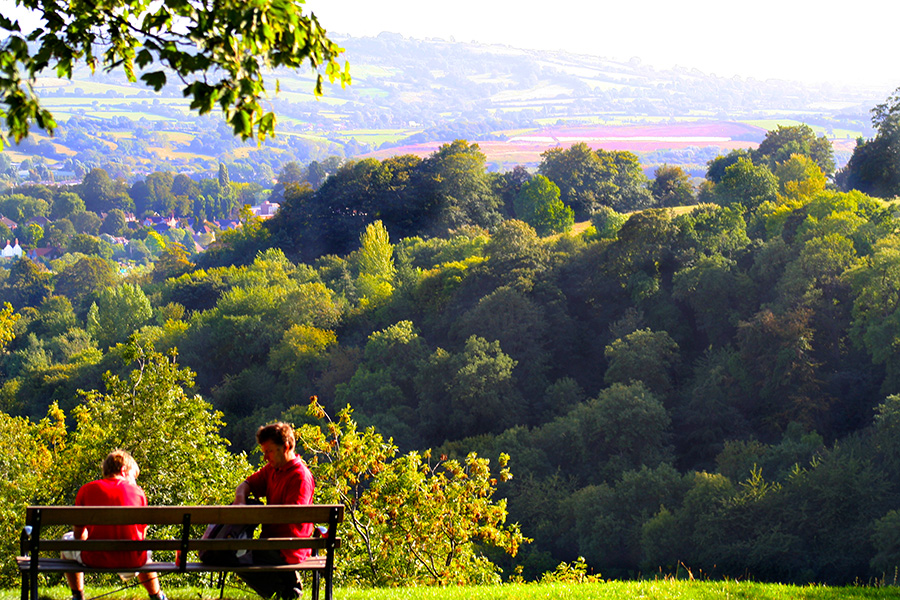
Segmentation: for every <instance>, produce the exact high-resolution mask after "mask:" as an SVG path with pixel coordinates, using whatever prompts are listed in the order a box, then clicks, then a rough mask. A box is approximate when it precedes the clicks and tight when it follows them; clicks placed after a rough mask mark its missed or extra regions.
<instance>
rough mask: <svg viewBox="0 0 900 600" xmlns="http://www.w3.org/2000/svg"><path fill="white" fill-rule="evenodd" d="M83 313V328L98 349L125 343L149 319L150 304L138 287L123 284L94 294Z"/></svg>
mask: <svg viewBox="0 0 900 600" xmlns="http://www.w3.org/2000/svg"><path fill="white" fill-rule="evenodd" d="M96 296H97V300H96V301H95V302H94V303H93V304H91V307H90V309H89V310H88V314H87V329H88V332H89V333H90V334H91V335H92V336H94V339H96V340H97V343H98V344H100V347H101V348H106V347H108V346H112V345H113V344H115V343H117V342H123V341H125V338H127V337H128V336H129V335H131V334H132V333H134V332H135V330H137V329H138V327H140V326H141V325H143V324H145V323H146V322H147V321H149V320H150V317H152V316H153V309H152V308H151V307H150V301H149V300H148V299H147V296H146V295H144V292H143V290H141V288H140V287H138V286H136V285H133V284H131V283H123V284H122V285H119V286H116V287H108V288H105V289H103V290H100V291H99V292H98V293H97V295H96Z"/></svg>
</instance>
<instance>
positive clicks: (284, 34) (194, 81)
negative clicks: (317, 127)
mask: <svg viewBox="0 0 900 600" xmlns="http://www.w3.org/2000/svg"><path fill="white" fill-rule="evenodd" d="M16 6H17V7H18V8H19V10H20V11H25V12H30V13H32V15H34V16H37V17H38V18H39V19H40V20H41V22H40V24H39V25H38V26H37V27H36V28H35V29H33V30H31V31H26V30H25V29H24V27H23V24H22V21H23V20H24V19H22V17H10V16H6V15H3V16H0V31H2V32H3V33H4V36H3V37H5V39H4V41H3V42H2V44H0V70H2V74H3V77H2V78H0V82H2V83H0V96H2V105H3V108H2V109H0V116H2V117H3V119H4V121H5V124H6V129H7V132H8V135H10V136H11V137H12V138H13V139H14V140H15V141H19V140H21V139H22V138H24V137H25V136H27V135H28V132H29V130H30V128H31V126H32V125H37V126H39V127H40V128H42V129H45V130H47V131H50V132H52V131H54V130H55V129H56V126H57V124H56V120H55V118H54V117H53V114H52V113H51V112H50V111H49V110H48V109H47V108H46V107H45V106H44V105H43V104H41V102H40V98H39V97H38V95H37V94H36V93H35V90H34V88H35V86H34V83H35V81H36V79H37V77H38V76H40V75H42V74H44V73H45V71H47V70H52V72H54V73H55V75H56V76H57V77H64V78H71V77H72V73H73V71H74V69H75V68H76V67H77V66H78V65H80V64H84V65H87V66H88V67H89V68H90V69H91V70H92V71H93V70H95V69H97V68H98V67H99V68H100V69H102V70H104V71H112V70H116V69H121V70H122V71H123V72H124V73H125V75H126V76H127V77H128V79H129V81H137V80H140V81H142V82H144V83H145V84H146V85H147V86H149V87H151V88H153V89H154V90H156V91H159V90H160V89H162V88H163V86H165V85H166V84H167V83H168V80H169V78H170V77H174V78H175V79H177V80H178V82H179V83H180V85H181V86H182V92H183V94H184V96H185V97H189V98H191V108H192V109H193V110H196V111H197V112H199V113H200V114H206V113H209V112H211V111H212V110H213V108H215V107H216V106H218V107H219V108H220V109H221V111H222V113H223V115H224V117H225V120H226V121H227V122H228V123H229V125H231V127H232V129H233V131H234V134H235V135H237V136H239V137H241V138H243V139H247V138H250V137H256V138H258V139H262V138H264V137H266V136H268V135H271V134H272V133H273V132H274V128H275V115H274V113H272V112H265V111H264V109H263V106H262V104H261V102H260V100H262V99H263V97H264V96H265V95H266V94H268V93H270V92H271V91H273V90H271V89H269V88H267V86H266V80H265V78H266V77H268V74H269V72H270V69H275V68H279V67H288V68H298V67H301V66H302V65H304V64H309V66H310V67H312V68H313V69H318V68H319V67H324V69H325V73H324V75H325V76H327V77H328V78H329V79H330V80H331V81H334V80H335V79H340V80H341V83H342V84H343V83H348V82H349V81H350V75H349V67H348V66H347V65H346V64H345V65H344V67H343V68H342V67H341V66H340V65H339V64H338V62H337V60H338V58H339V57H340V55H341V53H342V52H343V49H342V48H340V47H339V46H338V45H337V44H335V43H334V42H333V41H331V40H330V39H329V38H328V37H327V35H326V32H325V29H323V28H322V26H321V25H320V24H319V21H318V19H317V18H316V17H315V15H314V14H311V13H310V14H306V13H304V12H303V10H302V4H300V3H297V2H292V1H290V0H266V1H265V2H262V3H247V2H242V1H240V0H226V1H225V2H193V3H184V2H178V1H175V0H165V1H163V2H161V3H157V4H147V3H144V2H138V1H135V0H118V1H116V2H114V3H112V4H103V5H97V4H78V5H75V4H72V5H64V4H47V3H43V2H37V1H34V0H16ZM322 81H323V73H321V72H318V73H317V74H316V83H315V88H314V89H315V93H316V94H317V95H321V93H322ZM277 88H278V84H277V81H276V84H275V90H276V91H277ZM4 137H5V136H4ZM0 142H2V138H0Z"/></svg>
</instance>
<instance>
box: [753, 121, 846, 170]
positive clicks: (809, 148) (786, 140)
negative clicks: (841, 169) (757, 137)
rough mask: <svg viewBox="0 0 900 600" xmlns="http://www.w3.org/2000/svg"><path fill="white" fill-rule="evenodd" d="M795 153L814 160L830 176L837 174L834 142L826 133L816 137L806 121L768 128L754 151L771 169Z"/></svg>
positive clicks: (774, 168)
mask: <svg viewBox="0 0 900 600" xmlns="http://www.w3.org/2000/svg"><path fill="white" fill-rule="evenodd" d="M795 154H799V155H801V156H805V157H807V158H809V159H810V160H812V161H813V162H814V163H816V165H818V167H819V169H821V170H822V172H823V173H824V174H825V175H826V176H827V177H830V176H831V175H833V174H834V149H833V148H832V147H831V142H830V141H828V137H826V136H825V135H821V136H819V137H816V134H815V132H814V131H813V129H812V127H810V126H809V125H806V124H805V123H803V124H800V125H789V126H785V125H779V126H778V127H777V128H776V129H775V130H772V131H768V132H767V133H766V137H765V139H763V141H762V142H760V144H759V147H758V148H757V149H756V151H755V155H756V156H757V157H758V158H759V159H760V160H759V162H761V163H763V164H765V165H767V166H768V167H769V169H771V170H772V171H775V170H776V169H777V167H778V165H780V164H782V163H784V162H786V161H788V160H790V158H791V156H793V155H795Z"/></svg>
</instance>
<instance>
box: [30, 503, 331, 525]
mask: <svg viewBox="0 0 900 600" xmlns="http://www.w3.org/2000/svg"><path fill="white" fill-rule="evenodd" d="M109 508H111V507H95V506H30V507H28V512H27V514H26V522H28V523H30V522H31V518H32V514H33V512H34V511H36V510H40V511H41V524H42V525H131V524H136V523H137V524H146V525H181V524H182V520H183V519H184V515H186V514H189V515H190V516H191V523H192V524H202V525H208V524H210V523H223V524H228V525H240V524H243V523H271V524H276V523H327V522H328V520H329V519H330V518H331V513H332V511H333V510H335V509H337V510H338V518H337V520H338V522H340V521H343V519H344V506H343V505H341V504H315V505H310V506H297V505H295V504H273V505H261V506H255V505H249V506H247V505H224V506H190V507H184V506H116V507H115V510H109Z"/></svg>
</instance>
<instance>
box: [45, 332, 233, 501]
mask: <svg viewBox="0 0 900 600" xmlns="http://www.w3.org/2000/svg"><path fill="white" fill-rule="evenodd" d="M121 356H122V359H123V360H124V362H125V364H126V368H127V371H126V373H124V374H123V375H115V374H112V373H107V374H106V375H105V376H104V383H105V387H106V390H105V392H104V391H99V390H90V391H87V392H84V393H83V396H84V400H83V403H82V404H80V405H79V406H77V407H76V408H75V409H74V410H73V413H72V416H73V417H74V422H75V428H74V431H73V432H72V434H71V435H70V436H69V437H68V439H67V440H66V446H67V451H66V452H65V453H63V454H62V455H61V456H60V459H59V460H58V461H57V471H56V476H55V477H54V478H53V481H52V486H53V487H54V488H56V489H57V490H58V492H57V494H56V496H57V497H56V502H55V503H63V504H68V503H71V502H72V501H73V500H74V498H75V492H76V491H77V490H78V487H79V486H80V485H81V484H83V483H86V482H87V481H89V480H91V479H95V478H96V473H95V471H96V465H97V464H99V463H100V461H101V460H102V459H103V457H104V456H105V455H106V454H107V453H108V452H109V451H110V449H112V448H122V449H125V450H128V451H129V452H131V454H132V455H133V456H134V458H135V460H136V461H137V462H138V464H139V465H140V467H141V480H142V484H141V485H142V487H143V488H144V491H145V492H146V493H147V499H148V501H149V502H150V503H151V504H227V503H228V502H230V500H231V498H232V497H233V494H234V488H235V487H236V486H237V484H238V483H239V482H240V481H241V480H242V479H243V478H244V477H246V476H247V475H248V474H249V472H250V468H249V465H248V464H247V462H246V459H245V457H244V456H243V455H234V454H231V453H229V452H228V450H227V442H226V441H225V440H224V439H223V438H222V437H221V436H220V434H219V430H220V428H221V427H222V420H221V419H222V415H221V413H217V412H215V411H213V410H212V407H211V406H210V405H209V403H207V402H206V401H204V400H203V398H201V397H200V396H198V395H192V394H189V393H188V391H187V390H190V389H191V388H192V386H193V377H194V374H193V373H192V372H191V371H190V370H188V369H182V368H179V366H178V364H177V363H176V362H175V355H174V353H173V354H172V355H170V356H164V355H162V354H159V353H158V352H155V351H154V350H153V348H152V346H141V345H139V344H136V343H129V344H127V345H126V346H124V347H123V350H122V353H121Z"/></svg>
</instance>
